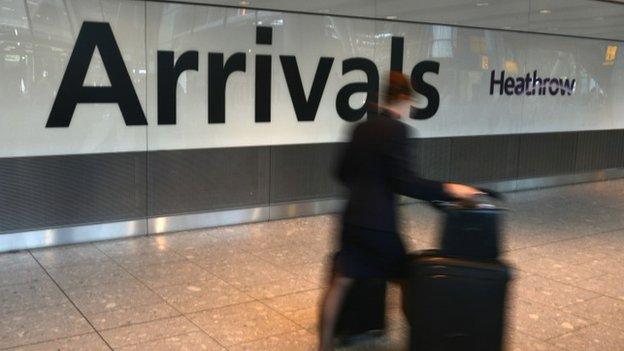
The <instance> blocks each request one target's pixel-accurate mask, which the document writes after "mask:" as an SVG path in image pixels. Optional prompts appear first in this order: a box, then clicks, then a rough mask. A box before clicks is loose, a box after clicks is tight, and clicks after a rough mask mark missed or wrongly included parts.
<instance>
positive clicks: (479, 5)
mask: <svg viewBox="0 0 624 351" xmlns="http://www.w3.org/2000/svg"><path fill="white" fill-rule="evenodd" d="M489 4H490V3H489V2H478V3H477V6H478V7H481V6H487V5H489Z"/></svg>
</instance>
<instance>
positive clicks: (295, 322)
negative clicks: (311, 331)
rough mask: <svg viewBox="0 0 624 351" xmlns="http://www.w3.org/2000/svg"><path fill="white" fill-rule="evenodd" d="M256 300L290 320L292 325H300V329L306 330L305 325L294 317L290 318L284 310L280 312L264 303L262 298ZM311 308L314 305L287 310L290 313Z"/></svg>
mask: <svg viewBox="0 0 624 351" xmlns="http://www.w3.org/2000/svg"><path fill="white" fill-rule="evenodd" d="M258 302H259V303H261V304H263V305H264V306H266V307H267V308H268V309H270V310H271V311H273V312H275V313H277V314H279V315H280V316H282V317H283V318H285V319H286V320H288V321H290V322H291V323H293V324H294V325H296V326H298V327H300V328H302V329H305V330H307V328H306V326H304V325H301V324H299V323H298V322H297V321H295V320H294V319H292V318H290V317H288V316H287V315H286V313H285V312H282V311H280V310H278V309H276V308H274V307H271V306H270V305H268V304H266V303H265V302H263V301H262V300H258ZM311 308H314V306H308V307H306V308H300V309H296V310H292V311H289V312H290V313H295V312H300V311H304V310H307V309H311Z"/></svg>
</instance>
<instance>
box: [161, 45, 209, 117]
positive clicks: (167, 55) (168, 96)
mask: <svg viewBox="0 0 624 351" xmlns="http://www.w3.org/2000/svg"><path fill="white" fill-rule="evenodd" d="M173 59H174V53H173V51H158V124H176V122H177V118H176V115H177V111H176V110H177V109H176V106H177V100H178V99H177V87H178V79H179V78H180V75H181V74H182V72H184V71H188V70H193V71H197V69H198V65H199V53H198V52H197V51H187V52H185V53H183V54H182V55H180V57H179V58H178V60H177V61H176V62H175V64H174V62H173Z"/></svg>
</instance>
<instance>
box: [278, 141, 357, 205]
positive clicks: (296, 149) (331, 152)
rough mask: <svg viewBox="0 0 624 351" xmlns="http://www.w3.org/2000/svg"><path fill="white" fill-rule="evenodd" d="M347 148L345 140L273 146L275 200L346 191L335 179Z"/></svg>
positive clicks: (301, 198) (313, 196)
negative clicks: (336, 170)
mask: <svg viewBox="0 0 624 351" xmlns="http://www.w3.org/2000/svg"><path fill="white" fill-rule="evenodd" d="M343 147H344V144H341V143H332V144H307V145H280V146H273V147H271V202H272V203H273V202H285V201H298V200H306V199H314V198H324V197H334V196H339V195H341V194H344V191H345V189H343V187H342V186H341V185H340V184H339V183H338V181H337V180H336V178H335V168H336V166H337V162H338V160H337V158H338V157H339V155H340V153H341V152H342V149H343Z"/></svg>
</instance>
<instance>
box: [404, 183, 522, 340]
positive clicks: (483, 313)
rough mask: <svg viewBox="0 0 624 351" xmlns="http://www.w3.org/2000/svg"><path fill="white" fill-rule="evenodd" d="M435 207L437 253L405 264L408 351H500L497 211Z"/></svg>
mask: <svg viewBox="0 0 624 351" xmlns="http://www.w3.org/2000/svg"><path fill="white" fill-rule="evenodd" d="M486 193H488V194H489V195H491V196H494V197H498V198H500V195H499V194H497V193H492V192H488V191H486ZM436 207H438V208H439V209H441V210H442V211H443V212H444V214H445V218H444V220H445V223H444V226H443V231H442V235H441V240H440V243H441V245H440V246H441V249H440V250H432V251H426V252H421V253H417V254H415V255H412V256H411V261H410V268H409V269H410V272H409V278H408V279H409V281H408V297H407V299H405V301H406V306H404V308H405V312H406V315H407V319H408V321H409V323H410V329H411V331H410V349H411V350H412V351H500V350H502V348H503V333H504V321H505V300H506V295H507V283H508V281H509V280H510V268H509V267H508V266H507V265H505V264H503V263H502V262H500V261H498V260H497V258H498V241H499V240H498V239H499V236H500V229H499V225H500V217H501V210H499V209H496V208H495V207H494V206H491V205H484V204H476V203H467V204H452V203H450V204H449V203H447V204H437V205H436Z"/></svg>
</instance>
